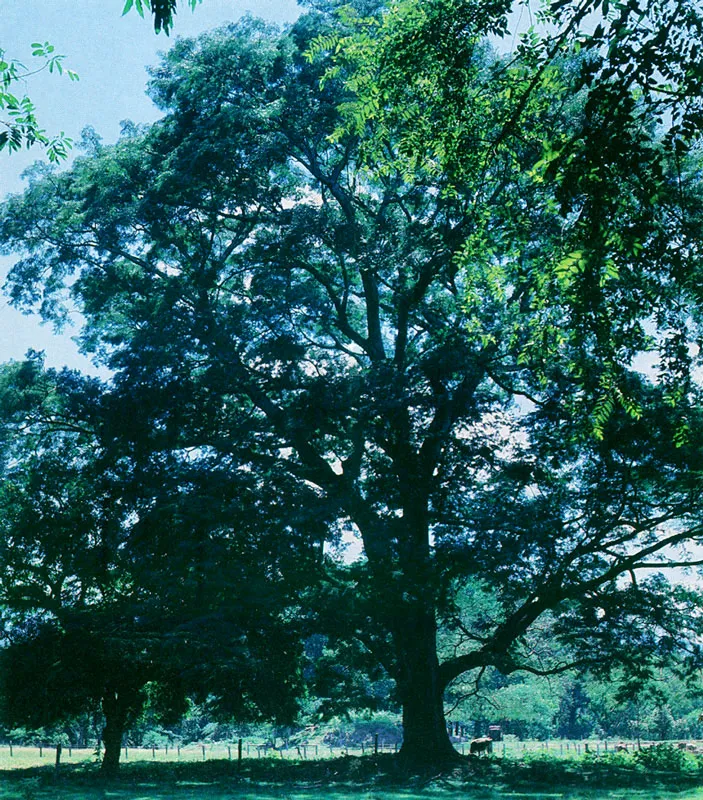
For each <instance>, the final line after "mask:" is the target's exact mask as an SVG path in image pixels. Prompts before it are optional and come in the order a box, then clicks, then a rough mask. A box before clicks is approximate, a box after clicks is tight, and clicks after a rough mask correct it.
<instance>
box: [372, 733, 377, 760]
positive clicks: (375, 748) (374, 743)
mask: <svg viewBox="0 0 703 800" xmlns="http://www.w3.org/2000/svg"><path fill="white" fill-rule="evenodd" d="M373 753H374V755H375V756H377V755H378V734H377V733H375V734H374V737H373Z"/></svg>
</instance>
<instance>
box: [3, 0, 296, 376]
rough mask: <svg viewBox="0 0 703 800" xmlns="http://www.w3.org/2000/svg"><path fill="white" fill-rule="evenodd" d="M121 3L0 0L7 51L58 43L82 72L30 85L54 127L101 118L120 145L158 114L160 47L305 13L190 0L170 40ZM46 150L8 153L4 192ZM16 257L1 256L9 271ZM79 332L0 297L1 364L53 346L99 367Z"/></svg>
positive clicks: (252, 2) (282, 5)
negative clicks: (155, 72)
mask: <svg viewBox="0 0 703 800" xmlns="http://www.w3.org/2000/svg"><path fill="white" fill-rule="evenodd" d="M122 6H123V0H0V47H1V48H2V49H3V50H5V57H6V58H8V57H9V58H17V59H20V60H21V61H23V62H24V63H25V64H26V65H27V67H31V66H32V57H31V48H30V45H31V43H32V42H44V41H49V42H51V43H52V44H53V45H54V46H55V47H56V50H57V51H58V52H60V53H62V54H64V55H65V56H66V60H65V65H66V66H67V67H69V68H71V69H73V70H75V71H76V72H78V74H79V75H80V81H78V82H77V83H72V82H71V81H69V80H68V78H67V77H66V76H65V75H64V76H58V75H49V74H40V75H36V76H33V77H32V78H31V79H29V80H28V81H27V82H26V86H25V87H23V88H24V90H25V91H26V93H27V94H29V95H30V97H31V98H32V100H33V101H34V102H35V104H36V106H37V109H38V116H39V119H40V122H41V124H42V126H43V127H44V128H46V130H47V132H49V133H57V132H59V131H65V133H66V134H67V135H68V136H71V137H72V138H74V139H75V140H78V139H79V138H80V132H81V130H82V129H83V128H84V127H85V126H86V125H92V126H93V127H94V128H95V129H96V131H97V132H98V133H99V134H100V135H101V136H102V137H103V139H104V140H105V142H107V143H109V142H112V141H114V140H115V139H116V137H117V135H118V133H119V130H120V121H121V120H124V119H131V120H133V121H134V122H150V121H153V120H154V119H156V118H157V116H158V112H157V110H156V109H155V107H154V106H153V105H152V103H151V101H150V100H149V98H148V97H147V96H146V94H145V89H146V82H147V80H148V75H147V72H146V66H147V65H149V64H155V63H157V61H158V57H159V56H158V54H159V52H163V51H165V50H168V48H169V47H170V45H171V43H172V41H173V40H174V39H175V38H176V37H178V36H194V35H197V34H198V33H201V32H203V31H206V30H209V29H211V28H214V27H216V26H218V25H222V24H224V23H226V22H229V21H231V20H236V19H238V18H239V17H240V16H242V15H243V14H245V13H251V14H254V15H256V16H260V17H263V18H264V19H268V20H271V21H275V22H279V23H286V22H291V21H292V20H294V19H295V17H296V16H297V14H298V13H299V8H298V7H297V5H296V3H295V0H203V2H202V3H201V5H199V6H198V8H197V9H196V10H195V12H191V11H190V9H189V8H188V7H187V6H186V5H185V3H184V2H182V0H181V2H180V3H179V13H178V15H177V17H176V24H175V26H174V30H173V32H172V34H171V36H170V37H166V36H165V35H164V34H159V35H156V34H155V33H154V31H153V27H152V25H151V22H150V20H146V19H141V18H140V17H139V16H138V15H137V14H136V13H135V12H134V11H132V12H130V13H129V14H128V15H127V16H125V17H122V16H121V13H122ZM18 91H19V92H21V91H22V88H20V90H16V93H17V92H18ZM40 157H41V152H40V151H39V150H30V151H28V152H22V153H18V154H13V155H11V156H8V154H7V153H5V152H4V151H3V152H2V153H0V197H2V196H5V195H6V194H7V193H9V192H18V191H21V190H22V186H23V182H22V180H21V177H20V176H21V173H22V171H23V170H24V169H25V168H26V167H27V166H28V165H29V164H31V163H32V162H33V161H35V160H36V159H37V158H40ZM10 263H11V260H10V259H7V258H2V257H0V274H1V275H2V276H3V277H4V274H5V272H6V271H7V269H8V268H9V266H10ZM73 332H74V333H75V332H76V331H75V330H74V331H73ZM70 337H71V331H70V330H69V331H67V332H66V334H64V335H62V336H55V335H53V333H52V331H51V329H50V328H48V327H46V326H40V325H39V322H38V320H36V319H35V318H32V317H26V316H23V315H21V314H19V313H18V312H16V311H15V310H14V309H12V308H10V307H9V306H8V305H7V302H6V299H5V298H4V297H2V298H0V361H7V360H9V359H11V358H14V359H17V358H22V357H23V356H24V354H25V353H26V351H27V349H28V348H29V347H32V348H34V349H37V350H44V351H45V352H46V356H47V362H48V363H49V364H50V365H52V366H61V365H63V364H67V365H69V366H72V367H78V368H82V369H90V368H91V367H90V363H89V362H88V361H87V360H86V359H84V358H82V357H81V356H80V355H78V353H77V351H76V347H75V345H74V344H73V342H72V340H71V338H70Z"/></svg>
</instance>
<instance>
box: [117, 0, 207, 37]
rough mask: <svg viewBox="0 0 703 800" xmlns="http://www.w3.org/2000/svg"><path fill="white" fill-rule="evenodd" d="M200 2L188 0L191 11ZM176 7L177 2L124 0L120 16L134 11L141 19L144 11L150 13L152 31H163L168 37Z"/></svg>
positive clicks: (167, 0) (168, 0) (174, 0)
mask: <svg viewBox="0 0 703 800" xmlns="http://www.w3.org/2000/svg"><path fill="white" fill-rule="evenodd" d="M200 2H202V0H188V6H189V8H190V9H191V11H195V9H196V7H197V5H198V3H200ZM177 7H178V3H177V0H125V4H124V8H123V9H122V16H124V15H125V14H128V13H129V12H130V11H131V10H132V9H134V10H135V11H136V12H137V14H139V16H140V17H142V18H143V17H144V11H145V9H146V10H147V11H151V13H152V15H153V18H154V30H155V31H156V32H157V33H158V32H159V31H163V32H164V33H165V34H167V35H168V34H169V33H170V31H171V28H172V27H173V22H174V19H173V18H174V16H175V15H176V11H177Z"/></svg>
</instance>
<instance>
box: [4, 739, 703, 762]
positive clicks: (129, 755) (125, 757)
mask: <svg viewBox="0 0 703 800" xmlns="http://www.w3.org/2000/svg"><path fill="white" fill-rule="evenodd" d="M469 744H470V743H469V742H468V741H466V742H455V744H454V747H455V748H456V750H457V751H458V752H460V753H462V754H468V753H469ZM653 744H654V745H655V744H672V745H674V746H676V745H677V744H678V741H671V742H649V741H647V742H645V741H643V742H642V743H641V745H642V747H649V746H651V745H653ZM691 744H693V745H695V746H697V747H699V748H700V749H701V750H703V742H701V741H695V742H691ZM622 746H627V747H628V749H629V751H630V752H632V751H634V750H635V749H637V743H636V742H635V741H625V740H617V741H605V740H595V739H594V740H589V741H580V740H579V741H566V740H553V741H548V742H537V741H526V742H517V741H507V742H495V744H494V745H493V755H495V756H499V757H505V758H512V759H518V758H522V757H523V756H530V755H532V756H535V755H539V754H545V755H549V756H552V757H558V758H565V759H574V758H580V757H581V756H583V755H585V754H586V753H590V754H592V755H596V756H598V755H603V754H605V753H612V752H614V751H615V749H616V747H622ZM397 749H398V747H397V745H396V744H388V743H385V742H379V744H378V752H379V753H393V752H397ZM375 751H376V750H375V745H374V744H373V743H370V744H366V745H364V746H349V747H338V746H329V745H327V744H322V743H311V744H301V745H290V746H289V747H279V748H276V749H274V748H272V747H270V746H267V745H263V744H262V743H261V742H260V741H259V742H255V741H246V740H243V741H242V758H244V759H249V758H253V759H260V758H269V759H278V760H280V759H285V760H304V761H307V760H312V759H314V760H318V759H331V758H340V757H342V756H364V755H372V754H373V753H374V752H375ZM237 757H238V743H237V742H233V743H226V742H225V743H223V742H216V743H207V744H190V745H187V746H183V747H179V746H177V745H169V746H168V747H163V746H162V747H131V746H128V747H124V748H122V753H121V761H122V762H123V763H126V762H132V761H149V762H169V763H177V762H199V761H212V760H230V761H236V760H237ZM55 760H56V748H55V746H54V745H43V746H39V745H31V746H26V745H22V746H19V745H12V746H10V745H6V744H3V745H0V770H14V769H28V768H31V767H41V766H46V765H48V764H54V763H55ZM98 760H99V759H98V755H97V753H96V749H95V747H94V746H93V747H67V746H64V747H63V748H62V751H61V763H62V764H86V763H91V762H95V761H98Z"/></svg>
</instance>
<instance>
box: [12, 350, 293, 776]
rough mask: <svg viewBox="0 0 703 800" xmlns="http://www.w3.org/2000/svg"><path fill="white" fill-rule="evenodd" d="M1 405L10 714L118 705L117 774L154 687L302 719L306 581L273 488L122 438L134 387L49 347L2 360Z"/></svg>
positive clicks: (112, 720) (112, 734) (110, 724)
mask: <svg viewBox="0 0 703 800" xmlns="http://www.w3.org/2000/svg"><path fill="white" fill-rule="evenodd" d="M0 407H1V408H2V410H3V423H4V424H3V425H2V427H0V445H1V451H0V456H1V457H2V461H0V466H1V468H2V483H1V484H0V534H1V536H0V539H1V543H0V602H1V603H2V606H1V607H2V622H3V631H4V638H5V643H6V646H5V648H4V649H3V650H2V651H1V652H0V659H1V660H2V667H3V669H2V675H3V679H2V680H3V683H2V698H3V700H2V704H1V705H0V711H1V713H2V717H3V721H4V722H5V723H9V724H12V725H17V724H23V725H26V726H31V727H36V726H40V725H41V726H43V725H48V724H52V723H55V722H60V721H62V720H64V719H66V718H67V717H70V716H72V715H74V714H76V713H78V712H80V711H100V712H101V713H102V715H103V717H104V720H105V725H104V728H103V731H102V739H103V743H104V745H105V755H104V758H103V762H102V765H103V769H104V770H105V771H106V772H114V771H115V770H116V769H117V766H118V763H119V756H120V748H121V744H122V739H123V736H124V733H125V731H126V730H127V729H128V727H129V725H130V724H131V723H132V722H133V721H134V720H135V719H136V718H137V717H138V715H139V714H140V712H141V710H142V707H143V705H144V702H145V700H146V699H147V696H148V697H149V698H150V704H151V706H152V707H153V708H157V707H158V709H159V710H160V711H161V713H166V712H170V713H171V715H173V714H174V713H177V712H181V711H183V710H184V709H185V698H186V695H187V694H188V693H191V694H194V695H195V696H196V697H197V698H198V699H200V700H202V701H205V700H207V701H208V702H209V704H210V706H211V707H212V709H213V711H216V712H217V713H219V714H220V715H230V716H231V715H236V716H237V718H239V719H252V718H254V719H256V718H260V717H265V718H274V719H277V720H286V721H289V720H290V719H291V718H292V717H294V716H295V714H296V712H297V704H296V696H297V695H298V693H299V691H300V688H301V683H300V677H301V676H300V669H299V663H300V659H301V656H302V645H301V641H300V637H299V635H298V631H297V627H296V626H295V625H293V624H292V623H291V619H292V615H291V613H290V609H291V605H292V603H293V602H294V600H293V596H294V595H296V593H297V592H298V591H299V588H300V584H299V582H296V581H295V580H294V579H293V576H291V575H290V572H289V570H288V569H287V558H288V557H289V556H290V555H291V553H290V548H289V547H283V548H279V549H278V551H277V540H276V538H275V537H273V536H271V535H270V528H269V524H271V525H273V522H274V520H275V519H276V517H277V516H278V515H280V513H281V512H282V511H283V509H280V508H278V507H277V506H276V505H275V498H274V497H273V496H272V494H271V493H269V494H268V495H267V493H266V492H265V491H264V490H263V489H262V487H260V486H258V485H256V486H252V485H250V486H248V487H247V484H246V477H247V476H244V479H245V480H243V481H242V482H239V481H236V480H234V481H226V480H224V479H222V480H220V481H218V480H217V476H216V473H212V472H211V473H210V475H209V480H208V481H205V480H204V477H205V476H204V474H203V472H202V469H201V465H199V464H198V463H197V461H198V460H197V458H196V457H195V456H193V457H192V459H189V458H187V459H185V461H184V460H182V459H180V460H179V459H177V458H174V459H163V458H161V457H160V454H159V453H158V452H157V453H156V454H151V452H150V451H149V450H148V448H147V453H146V455H144V454H143V453H142V452H141V450H140V452H139V453H138V454H134V453H132V454H131V455H130V454H129V453H127V452H126V451H125V450H124V449H122V450H120V449H119V447H118V445H117V443H116V442H115V441H113V440H112V439H111V438H110V437H111V435H112V434H113V433H114V432H115V430H116V425H117V420H118V419H124V418H125V415H124V407H123V406H122V405H120V403H119V402H118V400H117V397H116V396H114V395H111V393H110V391H109V390H108V388H107V387H105V386H104V385H102V384H100V383H99V382H97V381H94V380H89V379H86V378H83V377H82V376H80V375H78V374H77V373H73V372H69V371H64V372H61V373H56V372H54V371H51V370H48V371H45V370H44V369H43V364H42V361H41V358H40V357H39V356H37V355H36V354H35V355H33V356H32V357H31V358H29V359H28V360H27V361H26V362H24V363H21V364H16V363H12V364H9V365H6V366H5V368H4V369H3V370H2V371H1V372H0ZM142 444H143V443H142ZM151 455H153V458H150V456H151ZM142 457H143V459H144V460H143V461H141V462H139V461H138V458H142ZM191 461H192V462H193V463H190V462H191ZM254 495H256V497H255V496H254ZM254 503H258V508H257V507H255V506H254V505H252V504H254ZM247 518H248V521H247ZM238 523H239V525H238ZM288 577H290V578H291V580H290V581H288V580H286V578H288Z"/></svg>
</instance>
